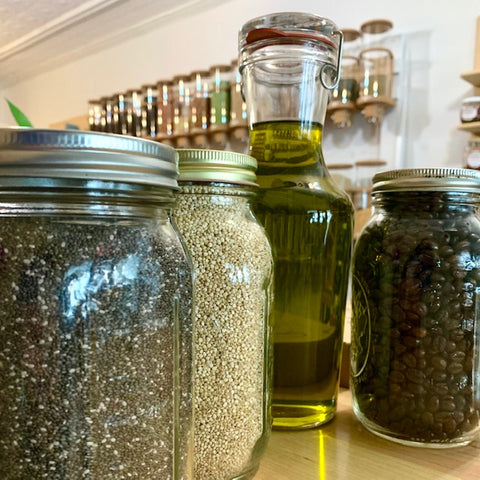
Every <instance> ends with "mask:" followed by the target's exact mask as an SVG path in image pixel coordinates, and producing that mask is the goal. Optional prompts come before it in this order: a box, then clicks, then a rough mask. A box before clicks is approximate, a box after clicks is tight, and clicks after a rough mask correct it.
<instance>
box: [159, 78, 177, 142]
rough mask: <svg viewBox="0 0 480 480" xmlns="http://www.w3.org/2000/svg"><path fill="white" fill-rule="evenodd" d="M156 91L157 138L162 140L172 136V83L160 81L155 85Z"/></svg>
mask: <svg viewBox="0 0 480 480" xmlns="http://www.w3.org/2000/svg"><path fill="white" fill-rule="evenodd" d="M157 90H158V97H157V137H158V139H159V140H163V139H166V138H168V137H171V136H172V135H173V126H174V122H175V116H174V105H173V103H174V100H173V81H172V80H160V81H159V82H158V83H157Z"/></svg>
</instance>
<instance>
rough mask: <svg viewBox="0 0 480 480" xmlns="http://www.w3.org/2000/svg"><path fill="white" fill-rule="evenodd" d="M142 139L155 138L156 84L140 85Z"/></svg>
mask: <svg viewBox="0 0 480 480" xmlns="http://www.w3.org/2000/svg"><path fill="white" fill-rule="evenodd" d="M142 97H143V102H142V137H144V138H155V137H156V136H157V98H158V89H157V84H153V85H152V84H146V85H142Z"/></svg>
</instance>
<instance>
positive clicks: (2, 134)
mask: <svg viewBox="0 0 480 480" xmlns="http://www.w3.org/2000/svg"><path fill="white" fill-rule="evenodd" d="M0 177H25V178H27V177H28V178H32V177H33V178H58V179H80V180H88V181H89V180H100V181H108V182H120V183H130V184H141V185H154V186H160V187H167V188H172V189H178V183H177V178H178V167H177V153H176V152H175V149H174V148H172V147H169V146H167V145H162V144H160V143H158V142H154V141H152V140H144V139H140V138H135V137H130V136H122V135H114V134H107V133H99V132H88V131H80V130H50V129H35V128H21V127H14V128H0Z"/></svg>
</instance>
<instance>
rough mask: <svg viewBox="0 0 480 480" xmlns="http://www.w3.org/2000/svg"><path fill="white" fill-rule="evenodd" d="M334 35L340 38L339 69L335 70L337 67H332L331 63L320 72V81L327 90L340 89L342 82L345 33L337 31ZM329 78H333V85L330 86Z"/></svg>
mask: <svg viewBox="0 0 480 480" xmlns="http://www.w3.org/2000/svg"><path fill="white" fill-rule="evenodd" d="M333 35H338V37H339V42H338V60H337V68H335V65H332V64H331V63H325V65H323V67H322V69H321V71H320V81H321V82H322V85H323V86H324V87H325V88H326V89H327V90H335V89H336V88H337V87H338V82H339V81H340V70H341V68H342V54H343V32H342V31H341V30H336V31H335V32H333ZM327 77H333V79H334V84H333V85H330V84H329V82H328V81H327V80H326V78H327Z"/></svg>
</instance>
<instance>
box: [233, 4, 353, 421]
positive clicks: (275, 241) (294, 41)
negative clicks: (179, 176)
mask: <svg viewBox="0 0 480 480" xmlns="http://www.w3.org/2000/svg"><path fill="white" fill-rule="evenodd" d="M341 45H342V35H341V33H340V32H339V31H338V29H337V27H336V25H335V24H334V23H333V22H331V21H330V20H327V19H325V18H322V17H318V16H315V15H309V14H305V13H276V14H271V15H267V16H265V17H259V18H256V19H253V20H251V21H249V22H248V23H246V24H245V25H244V26H243V28H242V29H241V31H240V35H239V48H240V57H239V66H240V71H241V72H242V77H243V89H244V94H245V100H246V103H247V113H248V122H249V130H250V154H251V155H252V156H253V157H255V158H256V160H257V162H258V170H257V181H258V184H259V186H260V189H259V194H258V196H257V197H256V199H255V203H254V212H255V214H256V215H257V217H258V218H259V220H260V221H261V223H262V224H263V225H264V227H265V229H266V232H267V235H268V237H269V240H270V242H271V244H272V249H273V258H274V265H275V286H274V292H275V295H274V302H273V324H274V378H273V406H272V412H273V425H274V427H276V428H286V429H291V428H310V427H315V426H318V425H321V424H323V423H325V422H327V421H329V420H331V419H332V418H333V417H334V415H335V412H336V403H337V393H338V380H339V371H340V359H341V352H342V339H343V323H344V317H345V307H346V298H347V289H348V277H349V267H350V255H351V246H352V230H353V207H352V204H351V201H350V199H349V197H348V195H347V194H346V193H345V192H344V191H343V190H341V189H340V188H339V187H338V186H337V185H336V183H335V182H334V181H333V180H332V178H331V176H330V174H329V172H328V170H327V168H326V166H325V162H324V158H323V153H322V135H323V125H324V121H325V113H326V108H327V99H328V94H329V89H331V88H334V87H335V84H336V83H337V82H338V73H337V72H338V59H339V57H340V56H341Z"/></svg>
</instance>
